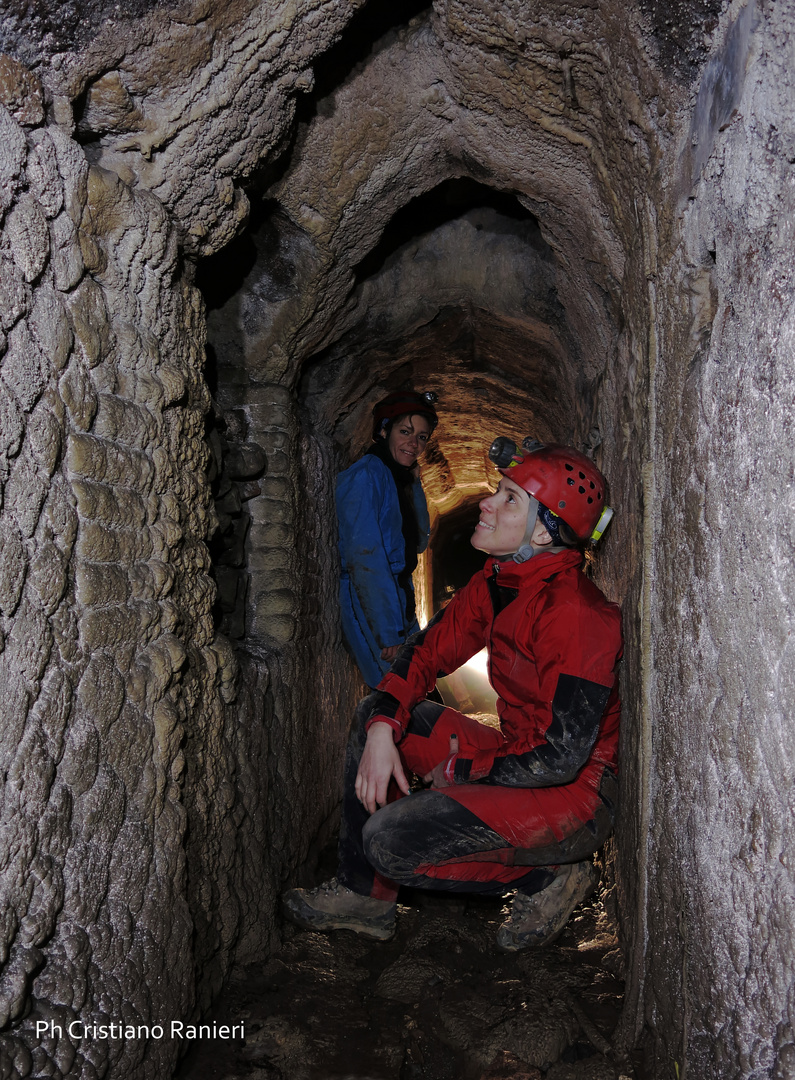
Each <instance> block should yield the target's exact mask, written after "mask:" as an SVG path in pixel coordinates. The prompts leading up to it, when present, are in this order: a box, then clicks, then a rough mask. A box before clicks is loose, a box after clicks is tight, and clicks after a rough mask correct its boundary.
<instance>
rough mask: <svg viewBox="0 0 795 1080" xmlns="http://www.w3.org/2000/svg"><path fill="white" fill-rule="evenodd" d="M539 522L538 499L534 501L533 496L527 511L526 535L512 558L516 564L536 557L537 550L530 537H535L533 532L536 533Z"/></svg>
mask: <svg viewBox="0 0 795 1080" xmlns="http://www.w3.org/2000/svg"><path fill="white" fill-rule="evenodd" d="M537 521H538V499H534V498H533V496H532V495H531V496H530V506H529V507H528V510H527V528H526V529H525V534H524V536H523V537H522V542H521V544H520V545H519V550H518V551H515V552H514V553H513V556H512V558H513V561H514V562H515V563H523V562H527V560H528V559H532V557H533V556H534V555H535V553H536V549H535V548H534V547H533V545H532V544H531V543H530V537H531V536H532V535H533V532H534V531H535V527H536V522H537Z"/></svg>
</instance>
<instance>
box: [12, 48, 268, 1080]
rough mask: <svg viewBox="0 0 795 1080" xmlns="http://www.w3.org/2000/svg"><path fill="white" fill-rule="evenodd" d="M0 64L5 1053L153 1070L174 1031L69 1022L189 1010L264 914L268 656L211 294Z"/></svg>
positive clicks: (43, 1067)
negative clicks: (236, 551)
mask: <svg viewBox="0 0 795 1080" xmlns="http://www.w3.org/2000/svg"><path fill="white" fill-rule="evenodd" d="M9 73H10V74H9ZM4 74H5V76H6V81H5V86H4V89H5V90H8V88H9V86H11V87H12V88H16V91H17V93H16V94H15V95H11V94H9V95H8V99H10V103H11V105H12V109H13V113H14V114H15V115H12V112H10V111H9V110H8V109H6V108H5V107H2V106H0V125H2V137H1V138H0V147H1V148H2V149H0V161H1V162H2V164H1V165H0V173H1V175H2V189H1V190H2V200H3V202H2V211H3V239H2V245H1V247H0V260H1V261H2V271H3V276H2V320H3V322H2V326H3V332H2V336H1V337H0V349H2V361H1V362H0V380H1V381H2V393H1V395H0V400H1V401H2V409H3V419H2V433H3V441H2V482H3V510H2V519H1V523H0V536H1V537H2V541H0V543H1V545H2V563H1V564H0V608H1V609H2V637H1V638H0V641H2V654H1V655H0V685H2V698H3V703H4V723H3V728H2V762H3V777H4V784H3V809H2V827H3V831H2V836H3V862H2V865H3V876H2V889H3V898H2V900H3V902H2V909H3V924H2V926H3V929H2V944H0V955H2V958H3V969H2V977H1V978H0V1002H1V1003H2V1015H1V1020H0V1025H1V1026H2V1034H0V1056H1V1057H2V1065H3V1071H4V1075H8V1076H27V1075H58V1073H52V1072H51V1071H50V1070H53V1069H60V1070H61V1072H62V1073H67V1072H70V1071H71V1073H72V1074H73V1075H80V1076H93V1075H97V1076H100V1075H106V1074H108V1073H109V1072H110V1073H111V1074H113V1075H118V1076H134V1075H136V1076H137V1075H140V1076H143V1075H146V1076H152V1075H164V1076H165V1075H169V1074H170V1071H171V1069H172V1068H173V1064H174V1061H175V1059H176V1054H177V1051H178V1043H177V1042H175V1041H173V1040H171V1039H170V1038H165V1039H163V1040H157V1039H154V1040H152V1041H151V1042H147V1040H145V1039H128V1040H122V1041H112V1042H109V1041H107V1040H101V1039H93V1038H87V1039H81V1038H79V1032H80V1031H81V1028H80V1027H79V1026H78V1027H77V1028H76V1029H73V1033H74V1032H75V1031H76V1032H77V1033H78V1035H77V1036H75V1035H74V1034H73V1037H71V1038H70V1037H69V1034H68V1025H69V1024H70V1023H72V1022H74V1021H75V1020H78V1021H85V1022H87V1023H92V1024H93V1023H95V1022H100V1023H108V1022H115V1023H129V1024H134V1025H137V1024H157V1023H163V1022H167V1021H168V1020H169V1019H170V1018H187V1017H189V1016H191V1015H197V1010H198V1009H199V1008H206V1007H207V1005H208V1003H209V1000H210V998H211V996H212V993H213V992H214V991H217V989H218V987H219V986H220V983H221V981H222V979H223V977H224V976H225V974H226V973H227V971H228V967H229V962H230V957H231V945H232V943H233V942H234V940H235V939H236V938H237V937H238V936H239V935H240V932H241V924H242V923H243V922H244V921H245V922H246V923H247V925H248V932H249V936H250V937H251V936H256V937H257V938H258V939H259V942H260V945H261V943H262V941H263V940H266V941H267V940H268V935H269V933H272V930H273V925H272V922H271V923H268V920H267V918H266V917H263V912H262V911H261V910H260V908H261V899H262V892H261V888H260V885H261V878H262V876H263V875H264V876H267V874H268V873H270V872H272V870H271V868H270V867H269V866H265V867H262V866H259V867H256V868H254V869H253V872H252V865H253V864H255V863H256V862H257V859H258V857H259V858H260V861H263V858H264V849H261V850H259V851H258V849H257V848H256V846H254V845H249V846H247V847H246V855H245V857H244V856H243V855H242V854H241V851H242V847H243V845H242V844H241V841H240V838H239V833H238V830H239V829H241V828H242V829H243V831H244V832H245V831H246V830H250V831H252V832H253V833H254V834H255V836H256V830H257V828H258V827H259V823H258V817H257V815H258V807H257V806H256V805H255V806H252V805H251V802H250V801H248V802H247V801H246V797H245V787H246V785H245V778H246V775H247V774H249V773H251V772H258V766H260V765H261V762H260V758H262V756H263V752H264V746H263V725H262V722H261V720H260V723H259V724H257V725H253V726H252V727H250V728H248V729H242V728H240V726H239V724H238V722H237V715H236V706H237V705H238V703H239V701H240V700H241V699H242V700H248V699H249V698H251V697H255V698H256V695H257V691H259V693H260V695H261V696H260V698H259V699H258V700H256V701H255V706H256V708H255V709H253V710H252V711H253V712H254V713H255V715H256V710H257V709H258V710H259V713H260V714H261V713H262V710H263V704H262V692H263V691H264V688H265V686H266V684H267V668H265V667H263V666H262V665H261V666H260V668H259V670H258V671H257V672H256V673H255V678H254V679H253V680H252V681H250V683H249V684H248V685H246V686H245V687H243V688H242V692H241V691H240V690H239V671H238V663H237V661H236V660H235V658H234V656H233V654H232V650H231V648H230V646H229V644H228V642H226V641H225V640H224V639H223V638H219V637H217V636H216V635H215V633H214V629H213V622H212V618H211V611H210V609H211V604H212V598H213V595H214V587H213V584H212V581H211V579H210V577H209V573H208V571H209V569H210V565H209V556H208V552H207V548H206V545H205V540H206V538H207V537H208V535H209V533H210V532H211V531H212V529H213V526H214V510H213V503H212V499H211V496H210V488H209V483H208V481H207V477H206V465H207V459H208V456H209V455H208V448H207V444H206V442H205V439H204V423H205V413H206V411H207V409H208V405H209V396H208V392H207V387H206V384H205V381H204V378H203V374H202V369H203V365H204V318H203V305H202V302H201V298H200V296H199V294H198V292H197V290H196V289H195V288H194V287H193V286H192V285H191V283H190V280H189V278H188V277H187V276H186V274H185V269H184V264H183V263H182V262H181V259H180V247H179V241H178V234H177V229H176V227H175V225H174V223H173V221H172V220H171V218H170V216H169V214H168V212H167V211H166V210H165V209H164V207H163V206H162V204H161V203H160V202H159V201H158V200H157V199H156V198H155V197H154V196H152V195H151V194H149V193H148V192H145V191H139V192H133V191H131V190H130V189H129V188H127V187H126V186H125V185H124V184H123V183H122V182H121V181H120V180H119V179H118V177H117V176H115V174H113V173H110V172H108V171H105V170H102V169H99V168H97V167H90V166H89V165H88V163H87V162H86V159H85V156H84V154H83V152H82V150H81V148H80V147H79V146H78V145H77V144H76V143H75V142H74V141H73V140H72V139H71V137H70V135H69V132H68V131H66V130H64V129H63V128H62V127H61V126H59V125H57V124H52V123H46V122H45V121H44V110H43V109H42V101H41V93H40V87H39V86H38V85H37V84H36V81H35V80H31V79H29V78H28V77H27V76H26V74H25V72H24V71H20V70H19V69H18V68H16V67H15V66H14V65H12V64H6V67H5V71H4ZM12 76H13V77H15V78H16V81H15V82H14V81H12V78H11V77H12ZM19 121H21V123H20V122H19ZM249 786H250V787H252V786H254V785H253V783H250V785H249ZM261 786H262V780H261V779H260V778H259V777H258V778H257V790H258V791H259V790H260V788H261ZM260 831H261V830H260ZM258 875H259V879H258ZM189 896H190V901H189V899H188V897H189ZM266 914H267V913H266ZM197 930H198V931H200V933H199V934H198V935H197V933H196V931H197ZM196 968H198V969H199V972H200V974H199V978H198V979H197V978H196V974H195V969H196ZM37 1022H40V1023H44V1022H46V1023H48V1024H51V1025H52V1027H51V1028H47V1029H46V1031H43V1033H42V1030H43V1029H41V1028H40V1029H39V1034H38V1035H37V1034H36V1030H37V1029H36V1023H37ZM9 1070H10V1071H9Z"/></svg>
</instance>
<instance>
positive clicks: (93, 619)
mask: <svg viewBox="0 0 795 1080" xmlns="http://www.w3.org/2000/svg"><path fill="white" fill-rule="evenodd" d="M159 621H160V608H159V607H158V605H157V604H156V603H153V602H151V601H148V602H147V601H136V602H131V603H128V604H124V605H121V604H120V605H117V606H115V607H107V608H94V609H92V610H91V611H86V612H84V613H83V614H82V615H81V616H80V618H79V626H80V639H81V641H82V642H83V644H84V646H85V647H86V648H87V649H88V650H89V651H91V652H94V651H95V650H97V649H113V648H116V647H117V646H119V645H124V644H127V643H130V644H135V643H137V642H141V641H149V640H150V639H151V637H152V636H153V635H154V634H156V633H157V628H158V625H159Z"/></svg>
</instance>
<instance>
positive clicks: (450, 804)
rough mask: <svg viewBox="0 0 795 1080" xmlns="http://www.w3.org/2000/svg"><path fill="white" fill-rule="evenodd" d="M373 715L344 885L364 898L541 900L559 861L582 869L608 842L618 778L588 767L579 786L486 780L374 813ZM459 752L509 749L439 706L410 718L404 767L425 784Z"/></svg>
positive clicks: (349, 778) (353, 767) (349, 763)
mask: <svg viewBox="0 0 795 1080" xmlns="http://www.w3.org/2000/svg"><path fill="white" fill-rule="evenodd" d="M371 711H372V701H371V700H370V699H369V698H365V699H364V701H362V702H361V704H360V705H359V708H358V710H357V714H356V721H355V723H354V730H353V732H352V735H351V740H350V743H349V745H348V753H347V758H346V762H345V791H344V795H343V806H342V826H341V830H340V844H339V871H338V877H339V880H340V881H341V882H342V883H343V884H344V885H346V886H347V887H348V888H349V889H353V891H354V892H357V893H359V894H360V895H363V896H373V897H377V898H379V899H383V900H391V899H394V897H395V896H396V895H397V890H398V887H399V886H400V885H410V886H412V887H413V888H420V889H423V888H425V889H439V890H443V891H446V892H470V893H481V894H485V895H497V896H499V895H501V894H502V893H504V892H505V891H506V890H507V889H510V888H519V889H521V890H522V891H523V892H526V893H534V892H538V891H539V890H541V889H544V888H546V886H547V885H548V884H549V883H550V882H551V881H552V880H553V878H554V870H555V868H556V867H557V866H559V865H560V864H561V863H571V862H579V861H580V860H581V859H585V858H587V857H588V856H589V855H591V854H592V853H593V852H594V851H596V850H597V849H598V848H599V847H601V845H602V844H603V843H604V841H605V840H606V839H607V836H608V835H609V833H610V831H611V829H612V827H613V819H614V810H615V803H616V798H617V788H618V784H617V780H616V777H615V775H614V774H613V772H612V771H611V770H610V769H608V768H607V767H606V766H604V765H603V764H601V763H600V762H589V763H588V764H587V765H586V766H585V768H584V769H583V770H582V771H581V773H580V774H579V776H578V777H577V779H576V780H574V781H573V782H572V783H570V784H561V785H559V786H556V787H545V788H521V787H504V786H498V785H495V784H489V783H487V782H486V783H484V782H483V781H480V782H475V783H472V784H459V785H455V786H453V787H449V788H444V789H442V790H439V791H435V790H428V791H418V792H413V793H412V794H411V795H408V796H401V795H400V792H398V790H397V786H396V785H395V784H394V782H393V784H392V785H391V789H390V791H392V789H394V795H395V796H396V797H395V800H394V801H391V802H389V803H388V804H387V805H386V806H384V807H382V808H381V809H380V810H378V811H377V812H376V813H375V814H372V815H370V814H368V813H367V811H366V810H365V809H364V807H363V806H362V804H361V803H360V802H359V800H358V799H357V798H356V793H355V790H354V785H355V781H356V773H357V771H358V768H359V760H360V758H361V755H362V751H363V749H364V743H365V739H366V734H365V731H364V725H365V722H366V720H367V718H368V717H369V716H370V714H371ZM451 735H457V736H458V740H459V750H460V752H461V753H462V754H463V755H464V756H467V752H468V751H475V750H485V749H490V748H494V747H497V746H500V745H502V743H503V742H504V739H503V736H502V734H501V733H500V732H499V731H498V730H497V729H495V728H491V727H487V726H486V725H485V724H479V723H478V722H477V721H476V720H473V719H472V717H470V716H465V715H464V714H463V713H459V712H457V711H456V710H455V709H449V708H446V707H445V706H444V705H438V704H436V703H435V702H432V701H423V702H420V704H419V705H417V706H416V707H415V708H414V709H413V710H412V713H411V721H410V723H409V726H408V729H407V731H406V734H405V736H404V737H403V739H402V740H401V742H400V743H399V744H398V749H399V751H400V756H401V759H402V761H403V765H404V768H406V770H407V771H408V772H413V773H416V774H417V775H419V776H424V775H425V774H426V773H429V772H430V771H431V770H432V769H433V768H434V767H435V766H436V765H438V764H439V762H440V761H443V760H445V758H447V757H448V755H449V746H450V736H451Z"/></svg>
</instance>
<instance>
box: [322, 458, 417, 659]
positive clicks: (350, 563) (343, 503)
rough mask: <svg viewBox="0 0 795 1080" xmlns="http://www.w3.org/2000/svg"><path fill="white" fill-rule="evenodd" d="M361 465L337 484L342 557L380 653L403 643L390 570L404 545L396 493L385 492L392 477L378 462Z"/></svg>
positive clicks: (400, 608) (399, 594)
mask: <svg viewBox="0 0 795 1080" xmlns="http://www.w3.org/2000/svg"><path fill="white" fill-rule="evenodd" d="M363 462H364V463H363V464H362V463H357V464H358V465H359V466H360V467H359V468H351V469H347V470H346V471H345V472H344V473H341V474H340V476H339V478H338V481H337V519H338V522H339V542H340V554H341V556H342V564H343V572H347V574H348V576H349V578H350V581H351V585H352V587H353V590H354V592H355V594H356V597H357V599H358V601H359V605H360V607H361V612H362V613H363V616H364V618H365V620H366V622H367V625H368V626H369V628H370V632H371V634H372V636H373V637H374V638H375V641H376V643H377V645H378V647H379V649H383V648H387V647H388V646H390V645H399V644H400V643H401V642H402V641H403V638H404V637H405V610H406V595H405V593H404V592H403V590H402V589H401V588H400V586H399V585H398V583H397V572H398V570H399V569H400V567H398V570H393V562H392V560H393V559H394V558H395V556H396V555H397V554H398V553H402V552H403V547H404V541H403V534H402V530H401V529H400V524H399V523H400V510H399V507H398V504H397V493H396V492H394V493H393V491H392V490H391V488H390V487H389V486H388V485H392V486H394V485H393V481H392V478H391V476H390V475H389V474H388V473H387V471H386V469H385V468H384V466H383V465H382V464H381V463H380V462H379V461H378V460H377V459H376V458H374V457H372V456H371V457H370V459H369V461H368V460H366V459H363ZM371 462H372V464H371ZM395 515H397V516H395ZM395 525H397V535H395ZM390 553H391V555H392V558H390Z"/></svg>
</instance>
